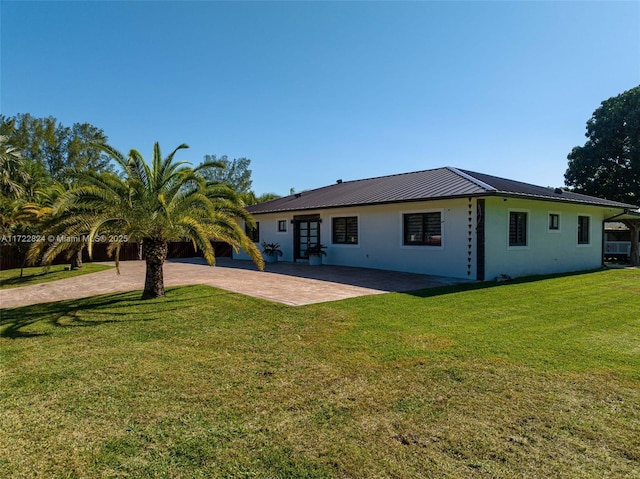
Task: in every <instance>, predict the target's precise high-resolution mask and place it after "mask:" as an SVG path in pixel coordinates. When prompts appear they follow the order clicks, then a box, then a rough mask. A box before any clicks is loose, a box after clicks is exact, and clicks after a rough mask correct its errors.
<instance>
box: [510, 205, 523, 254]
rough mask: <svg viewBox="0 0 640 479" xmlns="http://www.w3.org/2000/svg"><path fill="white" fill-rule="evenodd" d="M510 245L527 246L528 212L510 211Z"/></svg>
mask: <svg viewBox="0 0 640 479" xmlns="http://www.w3.org/2000/svg"><path fill="white" fill-rule="evenodd" d="M509 246H527V213H525V212H524V211H511V212H509Z"/></svg>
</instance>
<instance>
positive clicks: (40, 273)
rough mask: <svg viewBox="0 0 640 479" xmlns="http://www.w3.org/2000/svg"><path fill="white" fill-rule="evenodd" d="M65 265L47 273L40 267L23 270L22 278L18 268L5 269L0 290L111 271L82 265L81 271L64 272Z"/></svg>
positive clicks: (98, 265)
mask: <svg viewBox="0 0 640 479" xmlns="http://www.w3.org/2000/svg"><path fill="white" fill-rule="evenodd" d="M66 267H68V266H67V265H62V264H59V265H55V266H51V267H50V268H49V269H48V270H47V271H45V270H44V269H43V268H42V267H40V266H37V267H33V268H25V269H24V273H23V276H22V277H20V268H16V269H7V270H5V271H0V289H8V288H18V287H20V286H29V285H32V284H40V283H48V282H49V281H57V280H59V279H64V278H72V277H74V276H80V275H83V274H89V273H96V272H98V271H104V270H105V269H111V268H112V266H107V265H104V264H93V263H84V265H83V266H82V268H81V269H76V270H73V271H65V268H66Z"/></svg>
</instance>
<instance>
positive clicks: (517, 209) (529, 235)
mask: <svg viewBox="0 0 640 479" xmlns="http://www.w3.org/2000/svg"><path fill="white" fill-rule="evenodd" d="M511 213H526V214H527V244H526V245H522V246H511V245H510V244H509V233H510V231H509V230H510V227H511ZM548 219H549V218H548V217H547V220H548ZM530 247H531V211H530V210H526V209H523V208H509V209H508V210H507V249H508V250H515V251H523V250H527V249H530Z"/></svg>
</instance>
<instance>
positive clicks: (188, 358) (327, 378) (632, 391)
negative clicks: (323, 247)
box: [0, 269, 640, 478]
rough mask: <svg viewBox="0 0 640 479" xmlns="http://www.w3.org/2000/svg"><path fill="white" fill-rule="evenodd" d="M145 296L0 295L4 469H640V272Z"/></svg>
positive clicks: (294, 474) (242, 474) (507, 473)
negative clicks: (308, 302) (310, 293)
mask: <svg viewBox="0 0 640 479" xmlns="http://www.w3.org/2000/svg"><path fill="white" fill-rule="evenodd" d="M139 296H140V293H139V292H132V293H120V294H113V295H108V296H101V297H96V298H91V299H82V300H74V301H64V302H60V303H56V304H49V305H36V306H31V307H24V308H16V309H10V310H3V311H2V319H1V321H0V361H1V363H0V382H1V384H0V411H1V413H0V477H3V478H4V477H7V478H9V477H24V478H56V477H61V478H62V477H64V478H94V477H100V478H107V477H136V478H147V477H157V478H422V477H426V478H428V477H434V478H448V477H450V478H494V477H495V478H624V477H628V478H637V477H640V270H629V269H628V270H611V271H601V272H594V273H588V274H583V275H573V276H564V277H556V278H547V279H540V280H537V281H522V282H514V283H501V284H499V285H490V286H487V285H468V286H464V287H458V288H446V289H438V290H427V291H423V292H422V293H418V294H385V295H379V296H370V297H363V298H356V299H350V300H344V301H339V302H334V303H326V304H320V305H312V306H306V307H288V306H284V305H279V304H275V303H269V302H266V301H263V300H258V299H253V298H249V297H246V296H242V295H239V294H234V293H229V292H225V291H222V290H218V289H213V288H209V287H205V286H193V287H182V288H169V289H168V291H167V298H166V299H161V300H153V301H147V302H140V301H139V300H138V298H139Z"/></svg>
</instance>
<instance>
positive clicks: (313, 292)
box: [0, 258, 463, 308]
mask: <svg viewBox="0 0 640 479" xmlns="http://www.w3.org/2000/svg"><path fill="white" fill-rule="evenodd" d="M103 264H110V265H113V263H103ZM144 278H145V262H144V261H123V262H121V263H120V275H118V274H117V273H116V271H115V269H113V270H107V271H100V272H98V273H91V274H86V275H82V276H76V277H73V278H69V279H62V280H59V281H54V282H50V283H42V284H36V285H32V286H24V287H21V288H11V289H5V290H0V308H13V307H18V306H25V305H29V304H36V303H46V302H51V301H60V300H64V299H76V298H84V297H89V296H94V295H98V294H107V293H114V292H122V291H134V290H142V288H143V286H144ZM164 280H165V281H164V282H165V287H168V286H184V285H192V284H205V285H209V286H214V287H216V288H221V289H225V290H228V291H233V292H236V293H242V294H246V295H250V296H255V297H258V298H262V299H267V300H270V301H275V302H279V303H284V304H288V305H292V306H299V305H304V304H312V303H321V302H325V301H335V300H339V299H345V298H353V297H356V296H365V295H371V294H381V293H387V292H392V291H413V290H417V289H424V288H432V287H436V286H444V285H446V284H454V283H459V282H463V280H457V279H453V278H443V277H434V276H427V275H421V274H412V273H402V272H396V271H382V270H375V269H365V268H349V267H345V266H329V265H323V266H309V265H307V264H304V263H283V262H280V263H274V264H271V263H267V264H266V265H265V271H258V269H257V268H256V267H255V265H254V264H253V263H251V262H249V261H238V260H231V259H229V258H218V260H217V264H216V266H214V267H210V266H208V265H207V264H206V263H205V262H204V260H203V259H201V258H189V259H180V260H168V261H167V262H165V264H164Z"/></svg>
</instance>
